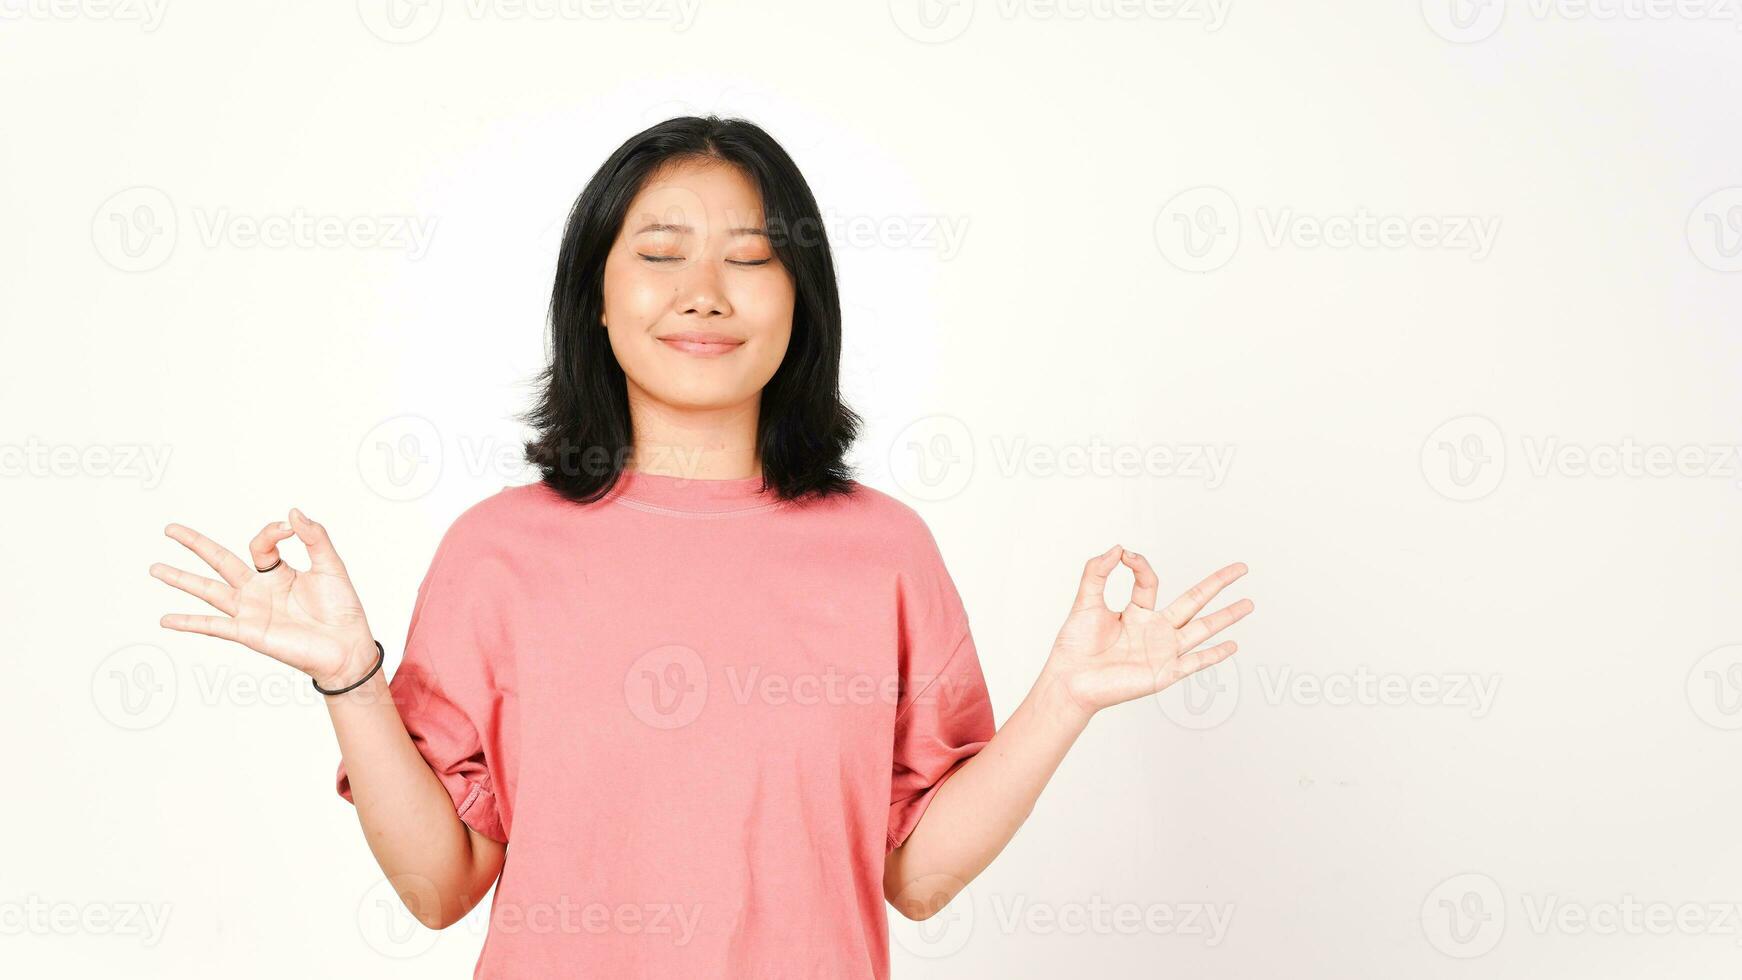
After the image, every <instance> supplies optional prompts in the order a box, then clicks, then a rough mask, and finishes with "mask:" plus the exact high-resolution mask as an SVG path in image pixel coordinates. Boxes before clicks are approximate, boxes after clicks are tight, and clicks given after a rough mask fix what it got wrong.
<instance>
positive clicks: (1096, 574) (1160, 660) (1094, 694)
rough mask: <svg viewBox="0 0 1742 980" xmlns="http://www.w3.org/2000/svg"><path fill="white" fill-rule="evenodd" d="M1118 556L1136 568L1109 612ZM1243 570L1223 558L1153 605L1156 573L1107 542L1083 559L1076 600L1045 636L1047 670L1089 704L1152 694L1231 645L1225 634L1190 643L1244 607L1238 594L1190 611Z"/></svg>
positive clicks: (1246, 602) (1222, 655)
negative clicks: (1120, 605)
mask: <svg viewBox="0 0 1742 980" xmlns="http://www.w3.org/2000/svg"><path fill="white" fill-rule="evenodd" d="M1121 561H1124V562H1125V563H1126V564H1127V565H1128V566H1129V567H1131V569H1132V572H1133V574H1134V575H1135V576H1136V584H1135V587H1134V588H1133V589H1132V593H1131V603H1130V604H1129V605H1127V606H1126V607H1125V609H1124V610H1122V611H1119V612H1115V611H1114V610H1113V609H1111V608H1109V607H1108V605H1107V603H1106V600H1105V598H1104V591H1105V588H1106V584H1107V576H1108V575H1110V574H1111V573H1112V570H1113V566H1114V565H1116V564H1118V563H1120V562H1121ZM1244 574H1246V566H1245V565H1243V564H1240V563H1235V564H1233V565H1229V566H1227V567H1226V568H1223V569H1221V570H1220V571H1218V572H1216V573H1215V574H1213V575H1211V576H1210V577H1209V578H1207V579H1205V580H1204V581H1202V582H1200V583H1198V584H1197V585H1196V586H1194V587H1193V588H1192V589H1190V590H1189V591H1187V592H1186V593H1185V594H1184V595H1182V596H1180V597H1179V598H1178V599H1176V600H1174V601H1173V602H1172V603H1171V604H1169V605H1168V606H1167V607H1166V608H1164V609H1162V610H1159V611H1158V610H1156V609H1155V608H1154V606H1155V590H1156V585H1157V580H1156V577H1155V572H1154V570H1153V569H1151V568H1150V567H1149V562H1148V561H1147V560H1146V559H1144V558H1143V557H1142V556H1141V555H1138V554H1136V553H1135V552H1127V551H1124V550H1123V549H1121V548H1117V547H1115V548H1114V549H1112V550H1111V551H1108V552H1107V553H1106V554H1103V555H1101V556H1099V557H1097V558H1094V559H1091V560H1090V561H1089V563H1088V565H1087V566H1086V567H1085V568H1084V571H1083V580H1082V584H1081V587H1080V588H1079V590H1078V593H1077V600H1076V602H1075V603H1074V604H1073V606H1072V607H1071V612H1070V615H1068V616H1067V617H1066V618H1065V623H1064V626H1063V627H1061V628H1060V629H1059V634H1058V638H1057V639H1056V640H1055V641H1054V642H1053V649H1052V655H1051V657H1050V658H1049V659H1048V661H1047V670H1048V671H1049V672H1051V673H1052V674H1053V675H1054V676H1056V677H1059V678H1062V679H1063V680H1064V682H1065V685H1066V690H1067V691H1068V692H1069V693H1070V695H1071V697H1072V699H1073V700H1075V701H1076V702H1077V703H1078V704H1079V705H1080V706H1082V708H1083V709H1084V710H1086V711H1089V712H1094V711H1099V710H1100V709H1102V708H1106V707H1109V706H1111V705H1115V704H1121V703H1123V702H1126V701H1131V700H1135V699H1137V698H1140V697H1145V696H1148V695H1150V694H1154V693H1156V692H1157V691H1160V690H1162V689H1164V688H1166V687H1168V686H1169V685H1171V684H1173V683H1174V682H1175V681H1178V680H1179V679H1180V678H1182V677H1185V676H1187V675H1188V674H1192V673H1195V672H1196V671H1199V670H1202V669H1204V668H1206V667H1209V666H1212V665H1214V664H1216V663H1219V662H1221V661H1222V660H1224V659H1226V658H1227V657H1228V656H1229V655H1231V654H1232V653H1233V652H1234V651H1235V650H1236V649H1237V647H1236V645H1235V644H1234V643H1233V641H1228V642H1225V643H1220V644H1217V645H1216V646H1214V647H1210V648H1208V649H1203V650H1197V649H1194V648H1195V647H1197V645H1198V644H1200V643H1202V642H1204V641H1205V640H1207V639H1209V638H1210V637H1212V636H1214V635H1215V634H1217V633H1219V632H1221V631H1222V630H1223V629H1226V628H1227V627H1228V626H1230V625H1232V624H1233V623H1234V622H1236V621H1238V620H1240V619H1242V618H1244V617H1245V616H1246V614H1247V613H1249V612H1251V611H1252V608H1253V604H1252V600H1250V599H1242V600H1240V601H1239V602H1237V603H1234V604H1233V605H1230V606H1227V607H1224V608H1222V609H1220V610H1217V611H1216V612H1214V613H1211V614H1210V615H1208V616H1204V617H1202V618H1195V619H1194V618H1193V617H1195V616H1197V614H1198V612H1199V611H1200V610H1202V609H1203V607H1204V606H1205V604H1207V603H1208V602H1209V601H1210V600H1211V599H1212V598H1214V597H1215V596H1216V593H1218V592H1220V591H1222V589H1223V588H1224V587H1226V586H1227V585H1228V584H1229V583H1231V582H1233V581H1234V580H1235V579H1237V578H1239V577H1240V576H1242V575H1244Z"/></svg>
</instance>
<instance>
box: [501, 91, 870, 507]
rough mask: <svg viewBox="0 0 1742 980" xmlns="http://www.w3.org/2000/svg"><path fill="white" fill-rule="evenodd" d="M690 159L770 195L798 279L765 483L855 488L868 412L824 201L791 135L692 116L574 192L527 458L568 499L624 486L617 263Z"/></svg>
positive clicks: (648, 138) (780, 243)
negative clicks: (671, 171) (657, 183)
mask: <svg viewBox="0 0 1742 980" xmlns="http://www.w3.org/2000/svg"><path fill="white" fill-rule="evenodd" d="M686 159H699V160H703V161H723V162H726V163H730V164H733V165H736V166H737V167H739V168H740V169H741V170H742V171H743V172H744V174H745V175H746V177H748V178H749V179H750V180H751V181H753V182H754V183H755V185H756V187H757V188H758V189H759V190H760V191H761V194H762V208H763V218H764V221H765V223H766V230H767V232H768V236H769V240H770V244H771V245H772V247H773V250H774V253H775V255H776V256H777V257H778V258H779V259H780V261H781V262H782V263H783V264H784V265H785V266H786V268H787V270H788V271H789V272H790V273H791V275H792V278H793V284H794V293H795V296H794V304H793V313H792V340H791V343H790V344H788V346H787V350H786V356H785V359H784V360H782V361H781V364H780V367H779V368H778V369H776V370H775V372H774V376H773V377H772V378H770V379H769V381H768V383H767V384H766V385H765V386H764V387H763V389H762V396H761V410H760V413H759V418H758V421H757V434H756V442H757V449H758V452H759V454H760V456H761V458H762V487H763V489H764V490H772V491H773V492H774V493H775V494H776V495H778V496H779V497H780V498H781V499H785V500H791V499H796V498H799V497H803V496H806V495H818V496H827V495H829V494H838V493H848V492H851V490H852V486H851V481H852V479H853V474H852V472H851V470H850V468H849V467H848V465H847V463H846V461H845V457H846V453H847V449H848V447H850V446H851V445H852V443H853V440H854V439H855V438H856V437H857V436H858V433H859V427H860V424H861V423H860V419H859V416H858V415H856V414H855V413H854V412H853V411H852V410H851V409H849V408H848V407H847V406H846V404H845V403H844V402H842V400H841V392H840V373H841V300H840V293H839V291H838V290H837V287H836V284H835V266H834V260H833V259H832V258H831V257H830V254H829V243H828V237H827V235H826V234H825V233H824V230H823V224H822V217H821V215H820V214H819V213H818V211H817V203H816V199H815V198H814V197H813V196H812V195H811V191H810V187H809V185H807V184H806V183H805V180H804V177H803V176H802V175H801V174H800V173H799V171H798V167H797V166H796V165H795V164H794V163H793V161H792V158H791V157H789V156H788V155H787V153H786V151H785V150H784V149H782V148H781V146H780V144H779V143H776V142H775V141H774V139H773V137H771V136H769V135H768V134H767V133H766V132H764V131H763V130H762V128H761V127H759V126H757V125H755V124H754V123H750V122H747V121H745V120H742V119H721V118H720V117H718V116H714V115H709V116H680V117H678V118H675V119H668V120H666V121H665V122H662V123H659V124H657V125H654V126H651V127H649V128H648V129H645V130H643V131H641V132H639V133H637V134H635V135H634V136H632V137H630V138H629V140H628V141H627V142H625V143H624V144H623V145H622V146H620V147H618V148H617V150H616V151H615V152H614V153H612V154H611V156H610V158H609V159H607V160H606V161H605V163H604V164H603V165H602V166H600V167H599V170H598V172H597V173H595V174H593V177H592V179H591V180H589V181H588V182H587V186H586V187H585V188H584V189H583V190H582V191H581V194H580V196H579V197H578V198H576V199H575V203H574V207H573V208H571V209H570V210H569V216H568V222H567V225H566V226H565V227H564V229H563V240H562V249H561V251H560V252H559V254H558V256H557V263H556V284H555V286H554V287H553V288H552V290H551V297H550V341H551V342H550V351H551V358H550V364H549V365H548V366H547V367H546V368H545V369H544V371H543V372H542V374H540V376H539V379H538V385H539V387H540V388H541V389H542V392H541V394H540V396H539V399H538V403H537V405H536V406H535V407H534V408H532V409H531V410H530V411H528V412H526V413H524V414H523V415H522V416H521V419H522V420H523V421H525V422H528V423H530V424H531V425H532V426H533V427H534V428H535V429H537V434H536V437H535V438H533V439H530V440H528V441H527V442H526V461H527V462H528V463H531V464H533V465H535V466H537V467H538V469H539V470H540V472H541V473H542V474H543V477H542V479H543V482H544V483H545V484H546V485H548V486H549V487H550V488H551V489H553V490H555V491H557V492H558V493H560V494H562V495H563V496H564V497H566V498H568V499H570V500H574V501H576V502H578V503H591V502H593V501H595V500H598V499H599V498H600V497H602V496H604V495H605V494H606V493H607V492H609V491H610V490H611V488H612V487H614V486H615V485H616V483H617V478H618V476H619V474H620V473H621V472H622V471H623V469H624V465H625V463H626V462H627V461H628V457H629V455H630V453H629V450H630V448H631V447H632V445H633V442H632V439H631V432H630V428H631V426H630V418H629V396H628V385H627V382H626V380H625V378H624V375H623V368H622V366H621V365H619V364H618V363H617V358H616V355H615V354H613V353H612V351H611V344H610V340H609V338H608V337H607V335H606V332H605V329H604V327H603V326H601V325H600V318H601V315H602V314H603V311H604V281H605V258H606V255H607V254H608V253H609V252H610V251H611V246H612V245H613V243H615V241H616V239H617V234H618V231H619V229H620V228H621V226H622V223H623V220H624V213H625V212H626V211H627V210H628V208H629V204H630V202H631V201H633V200H634V199H635V195H636V194H637V193H639V192H640V190H641V188H642V186H643V184H644V183H646V181H647V180H648V178H649V177H651V176H653V175H655V174H657V173H659V172H660V171H661V170H662V169H663V168H664V167H666V166H667V165H668V164H672V163H678V162H682V161H683V160H686Z"/></svg>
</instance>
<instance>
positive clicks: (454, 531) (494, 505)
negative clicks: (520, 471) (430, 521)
mask: <svg viewBox="0 0 1742 980" xmlns="http://www.w3.org/2000/svg"><path fill="white" fill-rule="evenodd" d="M559 500H560V498H559V497H558V496H557V495H556V493H555V492H554V491H552V490H551V489H550V488H549V487H546V486H545V485H544V484H543V483H528V484H523V485H519V486H506V487H503V488H502V489H500V490H498V491H496V492H495V493H493V494H491V495H489V496H488V497H485V498H483V499H482V500H478V501H476V502H474V503H472V504H470V505H469V506H467V507H466V508H465V509H464V510H462V511H460V513H459V515H458V516H457V517H455V518H454V519H453V521H452V522H450V523H449V525H448V528H447V530H446V531H445V532H443V534H442V539H441V543H440V544H439V545H438V546H437V557H438V558H440V557H441V556H443V555H446V554H454V555H463V556H465V557H468V558H474V559H475V558H478V557H480V556H482V555H484V554H487V553H489V552H490V551H492V550H495V549H500V548H503V547H512V546H513V545H514V543H515V542H516V541H518V540H520V539H522V538H524V537H525V536H526V535H527V534H536V533H537V530H536V528H537V527H538V525H539V523H540V521H541V520H545V519H547V518H548V515H549V514H550V513H551V512H552V511H553V510H554V509H556V505H557V502H558V501H559Z"/></svg>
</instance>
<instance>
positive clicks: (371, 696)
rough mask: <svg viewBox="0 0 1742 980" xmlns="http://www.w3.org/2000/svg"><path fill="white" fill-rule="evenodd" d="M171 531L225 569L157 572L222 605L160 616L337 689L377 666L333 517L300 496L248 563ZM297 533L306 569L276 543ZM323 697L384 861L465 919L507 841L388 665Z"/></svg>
mask: <svg viewBox="0 0 1742 980" xmlns="http://www.w3.org/2000/svg"><path fill="white" fill-rule="evenodd" d="M164 533H165V534H166V535H168V536H169V537H170V538H172V539H174V540H176V541H178V542H180V543H181V544H183V545H185V546H187V548H188V549H189V550H191V551H193V552H194V553H195V554H196V555H198V556H199V557H200V558H201V559H202V560H204V561H205V563H206V564H207V565H210V566H211V568H212V569H213V570H214V571H216V572H217V573H218V575H219V579H221V580H219V579H211V578H207V577H205V576H202V575H194V574H192V573H189V572H184V571H182V570H180V569H177V568H172V567H170V566H168V565H164V564H161V563H156V564H153V565H152V566H151V575H152V577H153V578H157V579H160V580H161V581H163V582H166V583H168V584H169V585H172V586H174V587H176V588H178V589H180V590H182V591H183V592H186V593H188V594H190V595H193V596H197V597H199V598H201V599H204V600H205V601H206V602H207V603H209V604H210V605H211V606H213V607H214V608H216V609H217V610H218V611H219V612H222V613H224V614H225V615H223V616H190V615H184V614H179V613H171V614H169V615H166V616H164V617H163V618H162V619H161V620H160V622H161V624H162V625H163V626H165V627H167V628H169V629H173V630H180V631H183V632H189V633H203V634H205V635H207V636H216V637H220V638H222V639H226V640H232V641H234V642H236V643H240V644H242V645H244V646H247V647H249V648H251V649H253V650H256V651H258V652H260V653H264V654H266V655H267V656H270V657H272V658H274V659H276V660H279V661H281V662H283V663H285V664H288V665H289V666H291V667H294V668H296V669H298V670H301V671H303V672H304V673H306V674H308V675H309V676H310V677H312V678H314V679H315V680H316V681H317V682H318V683H319V684H320V685H321V686H322V687H324V688H327V689H329V690H336V689H339V688H343V687H347V686H349V685H350V684H352V683H354V682H355V680H356V679H357V678H359V677H362V676H363V675H364V674H366V673H368V672H369V670H370V668H372V667H374V666H375V661H376V658H377V655H378V654H377V650H376V646H375V641H374V639H373V637H372V635H371V633H370V631H369V623H368V620H367V618H366V617H365V616H364V615H363V607H362V603H361V602H359V601H358V599H357V593H356V590H355V589H354V588H353V587H352V585H351V580H350V576H349V575H348V574H347V573H346V571H345V566H344V563H343V562H342V561H340V559H339V555H338V552H337V551H336V550H334V548H333V544H332V541H331V539H330V538H329V537H328V536H327V532H326V529H325V528H324V527H322V526H321V525H319V524H317V523H315V522H313V521H311V520H309V519H308V518H307V517H306V516H304V515H303V513H302V512H301V511H299V510H296V509H294V508H293V509H292V510H291V512H290V520H289V521H275V522H273V523H271V524H268V525H266V527H264V528H262V529H261V531H260V533H259V534H257V535H255V536H254V540H253V541H251V542H250V543H249V548H248V550H249V553H250V556H251V557H252V559H253V564H252V565H251V564H249V563H248V562H247V561H244V560H243V559H241V558H238V557H237V556H236V555H235V554H234V553H232V552H231V551H229V549H227V548H224V547H223V546H221V545H219V544H217V543H216V542H214V541H212V540H211V539H210V538H207V537H206V536H205V535H202V534H200V533H199V532H197V531H194V530H191V529H189V528H186V527H183V526H182V525H179V524H171V525H169V526H168V527H166V528H165V529H164ZM292 534H294V535H296V537H297V538H298V539H299V540H301V541H302V543H303V545H304V546H305V547H306V548H307V549H308V554H309V564H310V567H309V569H308V570H307V571H298V570H296V569H293V568H291V567H290V565H288V564H285V563H283V562H281V561H280V559H279V555H278V543H279V542H280V541H283V540H285V539H286V538H288V537H290V536H291V535H292ZM274 563H277V564H276V566H275V564H274ZM261 568H265V569H268V571H265V572H261V571H258V570H257V569H261ZM326 702H327V713H328V716H329V717H330V718H331V719H332V722H333V731H334V733H335V734H336V735H337V736H338V742H339V751H340V754H341V755H342V757H343V759H344V763H345V770H346V775H347V777H348V778H349V780H350V785H351V798H352V801H353V802H354V803H356V806H357V818H358V820H359V821H360V822H361V823H362V825H363V835H364V838H365V839H366V840H367V841H368V843H369V850H370V851H371V852H372V853H373V854H374V855H375V860H376V863H378V864H379V865H380V866H381V870H382V871H383V872H384V873H386V875H387V878H388V880H389V881H390V882H392V884H393V887H394V890H395V891H396V892H397V893H398V894H399V897H400V900H401V901H403V902H404V903H405V905H406V908H407V909H408V910H410V912H411V913H412V914H413V915H414V916H416V917H417V919H418V921H420V922H422V923H423V924H424V925H426V926H429V927H430V928H432V929H442V928H446V927H447V926H449V925H451V924H453V923H454V922H457V921H459V919H460V918H461V917H463V916H464V915H465V914H466V913H467V912H469V911H471V909H472V907H473V906H475V905H477V904H478V901H479V899H481V898H482V897H483V896H484V893H485V892H487V891H489V889H490V885H491V883H492V882H494V881H495V880H496V876H497V875H498V874H500V873H501V870H502V864H503V860H504V858H505V856H506V853H507V848H506V845H503V844H501V843H498V842H496V841H493V840H491V839H489V838H488V837H485V836H483V835H482V834H479V833H478V832H477V831H475V830H473V829H472V828H470V827H468V826H466V824H465V823H464V822H463V821H462V820H461V819H460V817H459V815H458V814H457V813H456V812H455V811H454V805H453V800H452V798H450V797H449V796H448V792H447V790H446V789H445V788H444V787H443V786H442V784H441V781H440V780H439V779H438V778H437V777H436V774H435V772H434V771H433V770H431V769H430V767H429V764H428V763H427V762H426V761H424V758H423V756H422V755H421V754H420V753H419V752H418V750H417V746H416V745H415V744H413V742H412V740H411V735H410V733H408V732H407V731H406V728H405V722H404V720H403V719H402V718H400V716H399V709H398V708H397V707H396V706H395V705H394V703H393V697H392V694H391V692H390V690H389V688H388V684H387V677H386V674H385V673H383V672H380V671H377V672H376V673H375V675H374V676H373V677H370V678H369V680H368V681H367V682H366V683H364V684H363V685H362V686H361V687H358V688H357V689H355V690H352V691H348V692H346V693H344V694H337V695H331V696H329V697H327V698H326Z"/></svg>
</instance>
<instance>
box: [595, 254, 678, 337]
mask: <svg viewBox="0 0 1742 980" xmlns="http://www.w3.org/2000/svg"><path fill="white" fill-rule="evenodd" d="M670 304H671V285H670V283H668V282H660V281H659V280H657V279H655V278H654V277H651V276H647V275H645V274H642V273H640V272H639V271H637V270H636V269H635V267H634V266H628V265H625V266H622V267H617V266H616V265H615V264H614V263H612V264H608V265H607V266H606V268H605V315H606V319H608V320H611V321H612V322H613V323H617V322H622V323H623V324H624V325H625V326H629V325H631V324H637V323H640V324H645V323H649V322H651V321H653V320H654V319H656V318H657V317H658V315H659V313H660V311H662V310H664V309H665V308H666V307H667V306H669V305H670Z"/></svg>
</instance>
